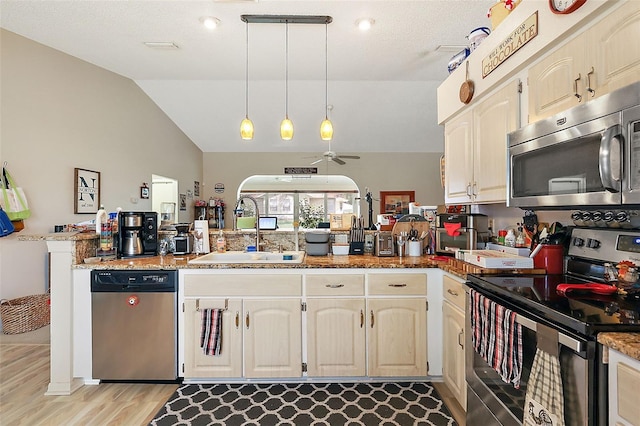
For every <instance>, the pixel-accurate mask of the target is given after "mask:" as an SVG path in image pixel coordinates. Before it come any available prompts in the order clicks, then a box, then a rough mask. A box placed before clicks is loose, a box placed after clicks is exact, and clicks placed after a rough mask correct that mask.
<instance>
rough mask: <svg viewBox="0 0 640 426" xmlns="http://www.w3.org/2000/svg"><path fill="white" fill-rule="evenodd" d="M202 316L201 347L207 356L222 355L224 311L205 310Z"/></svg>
mask: <svg viewBox="0 0 640 426" xmlns="http://www.w3.org/2000/svg"><path fill="white" fill-rule="evenodd" d="M201 312H202V314H201V319H202V321H201V324H202V325H201V328H200V347H201V348H202V351H203V352H204V354H205V355H220V353H221V352H222V314H223V313H224V310H223V309H203V310H202V311H201Z"/></svg>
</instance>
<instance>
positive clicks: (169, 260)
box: [74, 254, 447, 269]
mask: <svg viewBox="0 0 640 426" xmlns="http://www.w3.org/2000/svg"><path fill="white" fill-rule="evenodd" d="M198 256H199V255H195V254H189V255H176V256H174V255H172V254H169V255H166V256H153V257H136V258H129V259H116V260H108V261H103V262H99V263H88V264H76V265H74V268H76V269H312V268H338V269H355V268H365V269H376V268H377V269H379V268H385V269H386V268H391V269H393V268H396V269H398V268H399V269H405V268H438V267H440V266H441V265H443V264H444V265H446V263H447V262H446V261H444V262H443V261H438V260H435V259H434V258H435V257H436V256H419V257H418V256H407V257H377V256H372V255H370V254H365V255H359V256H351V255H345V256H334V255H327V256H309V255H306V256H305V258H304V260H303V261H302V263H206V264H189V263H188V262H189V260H191V259H195V258H196V257H198Z"/></svg>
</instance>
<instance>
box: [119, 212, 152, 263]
mask: <svg viewBox="0 0 640 426" xmlns="http://www.w3.org/2000/svg"><path fill="white" fill-rule="evenodd" d="M117 241H118V257H136V256H155V255H157V254H158V213H156V212H120V214H119V215H118V237H117Z"/></svg>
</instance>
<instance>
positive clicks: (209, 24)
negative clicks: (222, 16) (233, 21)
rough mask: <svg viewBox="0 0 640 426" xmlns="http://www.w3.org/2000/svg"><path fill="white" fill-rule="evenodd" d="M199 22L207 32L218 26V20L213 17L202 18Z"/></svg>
mask: <svg viewBox="0 0 640 426" xmlns="http://www.w3.org/2000/svg"><path fill="white" fill-rule="evenodd" d="M200 22H202V25H204V26H205V28H206V29H208V30H215V29H216V28H217V27H218V25H220V20H219V19H218V18H216V17H215V16H203V17H202V18H200Z"/></svg>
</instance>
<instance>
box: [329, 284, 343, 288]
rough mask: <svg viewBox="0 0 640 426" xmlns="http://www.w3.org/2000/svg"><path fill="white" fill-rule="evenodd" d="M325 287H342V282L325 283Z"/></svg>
mask: <svg viewBox="0 0 640 426" xmlns="http://www.w3.org/2000/svg"><path fill="white" fill-rule="evenodd" d="M325 287H327V288H342V287H344V284H327V285H325Z"/></svg>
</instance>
